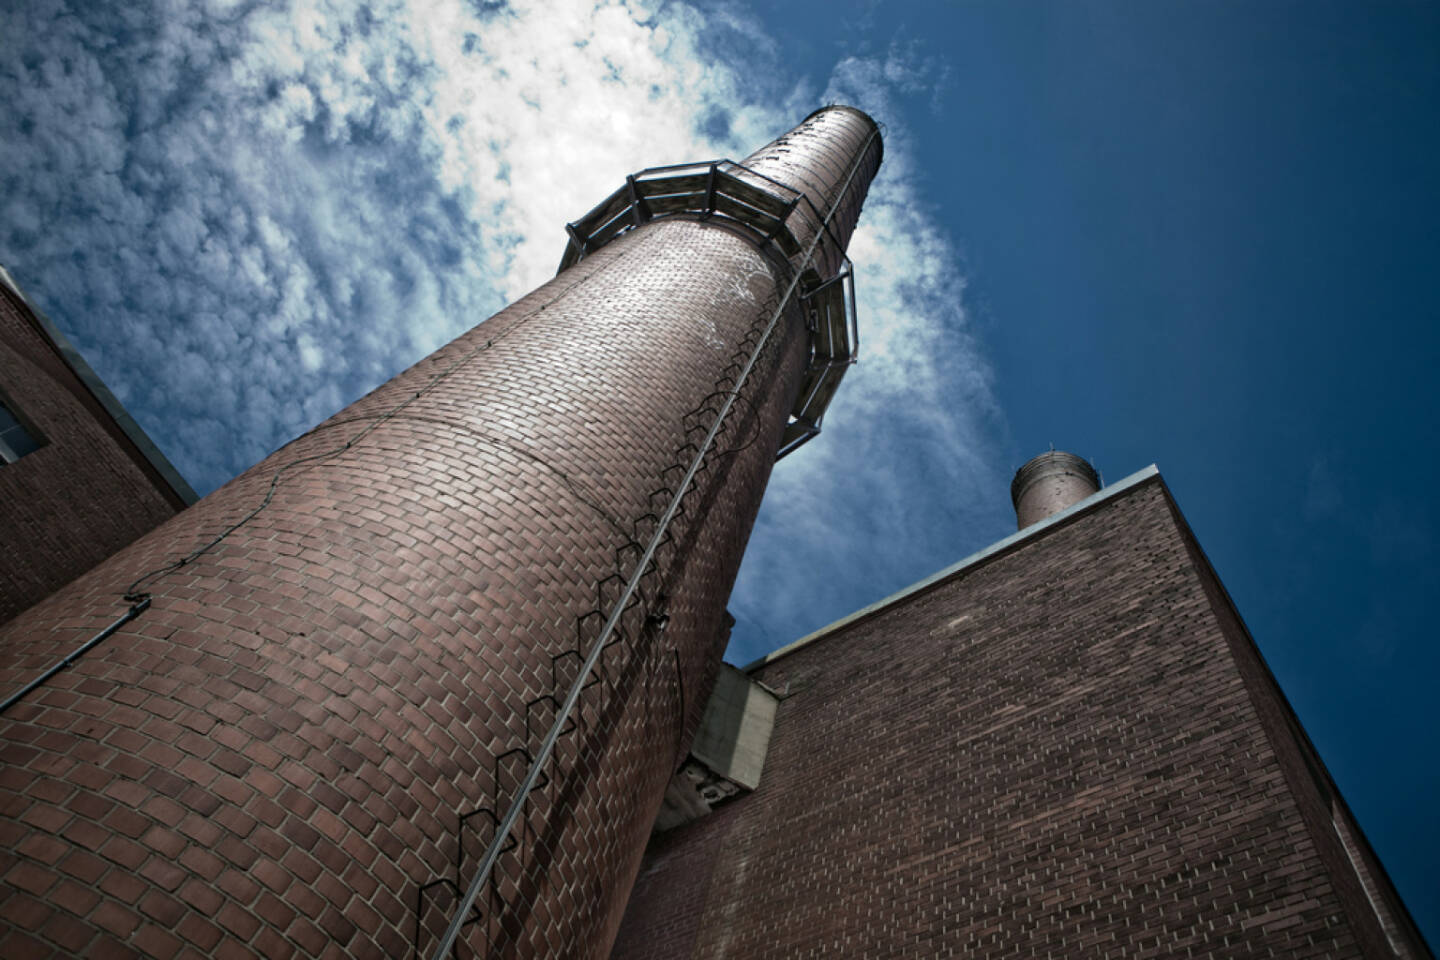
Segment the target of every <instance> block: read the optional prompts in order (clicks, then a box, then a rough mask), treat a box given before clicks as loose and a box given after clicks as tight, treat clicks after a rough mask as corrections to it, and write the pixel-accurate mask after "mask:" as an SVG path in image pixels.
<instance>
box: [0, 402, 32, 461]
mask: <svg viewBox="0 0 1440 960" xmlns="http://www.w3.org/2000/svg"><path fill="white" fill-rule="evenodd" d="M38 449H40V441H39V440H38V439H37V438H36V436H35V434H33V433H32V432H31V431H30V430H28V429H26V427H25V424H23V423H21V422H20V421H19V420H18V419H16V417H15V414H13V413H11V412H10V408H9V407H7V406H5V402H4V401H3V400H0V466H3V465H4V464H7V463H14V462H15V461H16V460H19V459H20V458H21V457H23V456H25V454H27V453H34V452H35V451H36V450H38Z"/></svg>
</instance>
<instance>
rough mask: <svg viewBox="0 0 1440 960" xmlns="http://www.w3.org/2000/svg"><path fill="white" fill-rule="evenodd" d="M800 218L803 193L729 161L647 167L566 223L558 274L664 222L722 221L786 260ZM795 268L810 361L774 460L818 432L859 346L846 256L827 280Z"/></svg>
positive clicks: (794, 247) (794, 249)
mask: <svg viewBox="0 0 1440 960" xmlns="http://www.w3.org/2000/svg"><path fill="white" fill-rule="evenodd" d="M742 177H743V178H742ZM758 184H763V185H764V186H763V187H762V186H759V185H758ZM802 203H803V206H802ZM806 208H808V210H806ZM807 213H813V214H814V218H815V219H814V222H815V223H817V224H818V223H820V222H821V220H822V218H821V217H820V216H819V212H818V211H816V210H815V208H814V205H813V204H812V203H811V202H810V200H809V198H808V197H806V196H805V195H804V194H803V193H801V192H800V191H798V190H794V189H792V188H790V187H787V186H785V185H784V184H782V183H779V182H777V181H775V180H772V179H771V178H769V177H767V176H765V175H764V174H762V173H758V172H756V171H754V170H751V169H750V168H748V167H745V166H742V165H741V164H738V163H735V162H733V161H731V160H712V161H709V162H707V163H687V164H679V165H675V166H668V167H649V168H647V169H645V170H641V171H640V172H639V173H633V174H631V175H630V176H628V177H626V178H625V185H624V186H623V187H621V188H620V189H618V190H616V191H615V192H614V193H612V194H611V195H610V196H608V197H606V198H605V200H603V201H602V202H601V203H600V204H598V205H597V206H596V207H594V209H592V210H591V211H590V212H589V213H587V214H585V215H584V216H583V217H581V218H580V219H578V220H576V221H574V222H572V223H567V224H566V225H565V232H566V233H567V234H569V236H570V242H569V244H568V245H567V246H566V248H565V255H564V256H563V257H561V259H560V271H564V270H565V269H567V268H568V267H571V266H574V265H575V264H576V263H579V262H580V261H581V260H583V259H584V258H585V257H586V256H587V255H588V254H590V253H593V252H595V251H596V250H598V249H600V248H601V247H603V246H605V244H607V243H609V242H610V241H611V240H614V239H615V238H616V237H618V236H620V235H621V234H623V233H626V232H627V231H630V230H633V229H635V228H636V227H639V226H641V225H643V224H646V223H649V222H650V221H652V220H660V219H664V218H667V217H685V218H687V219H695V218H697V217H698V218H701V219H706V220H720V221H724V222H725V223H727V224H728V225H730V226H732V227H735V228H738V229H739V230H740V231H741V232H743V233H745V234H746V235H748V236H750V238H751V239H752V240H753V241H754V242H755V243H756V245H757V246H760V247H762V248H763V247H764V246H766V245H768V244H774V246H775V247H776V249H777V250H778V251H779V252H780V254H781V255H782V256H783V257H785V258H786V259H787V260H788V259H791V258H793V257H795V256H797V255H798V254H799V253H800V252H801V249H800V244H799V242H798V241H797V240H796V239H795V234H794V232H793V231H792V230H791V228H790V222H791V217H792V216H805V215H806V214H807ZM800 269H801V271H802V273H801V277H800V308H801V310H802V311H803V313H804V316H805V324H806V326H807V327H808V328H809V330H810V362H809V365H808V366H807V367H806V370H805V376H804V379H803V381H802V382H801V387H800V393H799V395H798V396H797V398H796V401H795V406H794V408H793V409H792V410H791V411H790V419H789V422H788V423H787V424H786V427H785V432H784V434H783V435H782V437H781V441H780V449H779V450H778V451H777V452H776V455H775V458H776V459H777V460H778V459H780V458H781V457H784V456H786V455H787V454H789V453H791V452H793V451H794V450H796V449H797V448H798V447H800V446H802V445H803V444H804V443H805V442H806V441H808V440H809V439H810V438H811V437H814V436H815V435H816V434H818V433H819V432H820V422H821V419H822V418H823V417H824V415H825V410H826V408H827V407H828V406H829V405H830V399H831V398H832V397H833V396H834V395H835V391H836V389H837V388H838V387H839V386H840V380H841V378H842V377H844V375H845V370H846V368H847V367H849V366H850V365H851V364H853V363H854V362H855V360H856V357H857V355H858V350H859V345H860V335H859V327H858V325H857V322H856V316H855V284H854V271H853V270H852V268H851V265H850V260H849V258H848V257H847V258H846V259H845V261H844V264H843V265H842V266H841V268H840V270H839V271H838V272H837V273H836V274H835V276H833V277H830V278H829V279H822V278H821V277H820V276H819V275H818V274H817V273H816V272H815V270H814V268H813V266H812V265H810V264H801V265H800ZM557 272H559V271H557Z"/></svg>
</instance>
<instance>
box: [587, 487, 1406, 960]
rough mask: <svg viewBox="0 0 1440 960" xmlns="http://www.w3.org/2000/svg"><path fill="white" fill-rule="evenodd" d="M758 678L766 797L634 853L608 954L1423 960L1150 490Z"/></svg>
mask: <svg viewBox="0 0 1440 960" xmlns="http://www.w3.org/2000/svg"><path fill="white" fill-rule="evenodd" d="M755 675H756V676H757V677H758V678H759V679H760V680H762V681H763V682H765V683H766V684H768V685H770V686H772V687H774V688H776V689H778V690H781V691H785V694H786V696H785V699H784V700H783V701H782V702H781V705H780V709H779V714H778V716H777V718H776V723H775V731H774V735H773V739H772V740H771V744H770V752H769V756H768V758H767V760H766V765H765V771H764V774H763V778H762V781H761V784H760V786H759V788H758V789H757V790H756V791H755V792H754V793H753V794H751V795H749V796H746V797H743V798H740V799H737V800H735V801H732V802H731V803H729V804H728V805H726V806H723V807H721V808H719V809H718V810H717V811H716V812H715V813H713V814H712V815H711V816H709V817H707V818H704V819H702V820H700V821H697V822H696V823H694V824H692V825H689V826H686V827H683V828H680V829H678V830H675V831H672V832H670V833H668V834H665V835H663V836H662V837H660V838H659V839H657V840H656V841H655V842H654V843H653V844H652V846H651V849H650V850H649V851H648V852H647V855H646V858H645V862H644V866H643V867H642V871H641V876H640V879H639V880H638V882H637V884H636V887H635V891H634V894H633V896H632V900H631V903H630V905H629V908H628V911H627V914H626V918H625V921H624V924H623V925H622V929H621V933H620V936H619V939H618V940H617V943H616V947H615V950H614V953H613V954H612V956H613V957H615V958H616V960H619V958H624V960H652V958H665V960H672V958H680V957H685V958H702V957H747V958H750V957H756V958H763V957H777V958H778V957H786V958H793V957H824V956H846V957H862V956H863V957H877V958H884V957H948V956H957V957H958V956H965V957H1046V956H1055V957H1059V956H1065V957H1079V956H1085V957H1090V956H1096V957H1176V956H1194V957H1236V958H1240V957H1245V958H1249V957H1257V956H1275V957H1361V956H1364V957H1376V958H1378V957H1389V956H1394V955H1396V954H1395V953H1392V952H1391V951H1392V950H1398V951H1399V955H1401V956H1414V957H1421V956H1428V954H1427V953H1425V952H1424V948H1423V946H1421V945H1420V944H1419V942H1418V940H1416V939H1413V931H1412V932H1411V934H1408V936H1411V937H1412V939H1410V940H1408V941H1407V939H1406V937H1407V934H1405V933H1404V932H1403V929H1404V927H1403V922H1400V921H1395V922H1393V923H1392V928H1393V930H1394V932H1395V933H1396V934H1397V936H1396V937H1395V939H1394V941H1393V943H1390V942H1387V940H1386V937H1385V936H1384V934H1383V933H1382V932H1381V929H1380V924H1379V922H1378V921H1377V917H1376V911H1375V909H1374V908H1372V907H1371V906H1370V904H1369V902H1368V900H1367V899H1366V897H1365V896H1364V892H1363V891H1361V890H1360V889H1359V885H1358V881H1357V878H1356V875H1355V872H1354V869H1353V867H1351V865H1350V861H1349V859H1348V858H1346V857H1345V854H1344V851H1343V850H1341V849H1340V848H1339V846H1338V844H1337V843H1336V836H1337V835H1336V833H1335V831H1334V829H1333V827H1331V825H1330V823H1329V820H1328V814H1326V813H1323V812H1321V811H1322V809H1324V808H1322V807H1321V805H1320V803H1319V800H1320V795H1319V792H1318V791H1319V789H1320V788H1319V787H1317V785H1316V781H1315V779H1314V777H1312V776H1310V775H1309V774H1304V773H1303V772H1301V770H1300V767H1297V764H1298V763H1299V762H1300V755H1299V753H1298V752H1297V751H1298V746H1297V740H1296V739H1295V737H1294V736H1293V735H1291V734H1290V733H1288V732H1285V731H1284V729H1283V720H1282V721H1281V722H1282V727H1277V726H1276V725H1275V722H1274V721H1276V720H1277V719H1280V718H1282V717H1283V716H1285V715H1287V714H1288V710H1287V708H1285V707H1284V705H1283V701H1282V700H1281V699H1280V695H1279V693H1278V690H1276V689H1275V688H1274V686H1273V681H1272V680H1271V679H1270V678H1269V675H1268V673H1267V672H1266V671H1265V669H1264V667H1263V664H1262V663H1261V662H1260V661H1259V659H1258V656H1257V655H1256V654H1255V652H1254V649H1253V645H1252V644H1251V641H1250V640H1249V638H1248V636H1246V635H1245V634H1244V631H1243V627H1242V626H1240V624H1239V621H1238V618H1236V617H1234V615H1233V612H1232V611H1231V610H1230V608H1229V607H1228V602H1227V601H1226V600H1225V599H1224V597H1223V591H1219V589H1218V581H1215V580H1214V578H1213V575H1212V574H1211V573H1210V571H1209V569H1208V565H1207V564H1205V563H1204V561H1203V558H1201V557H1200V555H1199V554H1198V548H1196V547H1195V546H1194V544H1193V540H1192V538H1190V536H1189V534H1188V530H1187V529H1186V528H1185V527H1184V526H1183V521H1181V520H1180V519H1179V516H1178V513H1172V510H1171V504H1170V501H1169V498H1168V494H1167V493H1166V491H1165V489H1164V486H1163V484H1161V483H1160V482H1159V480H1158V479H1156V480H1152V481H1148V482H1145V483H1143V484H1141V485H1139V486H1137V487H1135V488H1134V489H1132V490H1130V491H1129V492H1126V493H1124V494H1122V495H1120V496H1118V497H1116V498H1114V499H1112V500H1109V501H1107V502H1105V503H1103V504H1101V505H1100V506H1099V507H1097V508H1095V509H1094V510H1092V511H1089V512H1086V513H1084V514H1081V515H1080V516H1079V517H1078V519H1075V520H1073V521H1071V522H1068V523H1064V524H1061V525H1058V526H1056V527H1052V528H1050V529H1048V530H1044V531H1041V532H1040V533H1039V535H1038V536H1036V537H1034V538H1032V539H1028V540H1025V541H1022V543H1021V545H1020V546H1018V547H1016V548H1014V549H1012V550H1011V551H1009V552H1007V553H1003V554H1001V555H999V556H997V557H995V558H992V559H989V560H987V561H984V562H982V563H980V564H978V565H976V566H973V567H970V568H967V569H966V570H965V571H962V572H961V573H960V574H958V575H956V576H954V577H952V578H950V579H948V580H946V581H943V582H942V583H941V584H939V585H937V586H935V587H934V588H931V589H928V590H926V591H924V592H922V593H919V594H916V595H914V596H912V597H910V598H907V599H905V600H903V601H901V602H898V603H895V604H893V605H892V606H890V607H888V608H886V609H884V610H883V611H882V612H880V613H877V614H875V615H873V616H870V617H868V618H866V619H864V620H862V621H859V622H857V623H854V624H852V625H848V626H846V627H844V628H841V629H839V630H838V631H837V632H835V633H833V634H830V635H828V636H826V637H824V638H822V639H820V640H818V641H817V642H813V643H811V644H810V645H808V646H805V647H802V648H799V649H797V650H796V651H795V652H793V653H790V654H789V655H786V656H784V657H782V658H780V659H778V660H775V661H773V662H772V663H770V664H767V665H765V666H763V667H761V668H760V669H759V670H757V671H756V674H755ZM1317 762H1318V761H1317ZM1302 766H1303V765H1302ZM1371 879H1372V881H1374V882H1373V883H1372V886H1373V888H1374V889H1375V890H1377V891H1381V892H1382V894H1383V893H1384V889H1388V888H1384V889H1382V888H1383V884H1382V883H1381V882H1380V880H1381V879H1383V878H1374V877H1372V878H1371ZM1388 895H1389V896H1393V891H1389V894H1388ZM1382 909H1383V910H1388V911H1389V912H1390V914H1391V916H1392V921H1393V920H1395V915H1396V914H1397V913H1403V908H1397V906H1396V904H1395V903H1393V902H1392V903H1390V904H1387V905H1384V906H1383V907H1382Z"/></svg>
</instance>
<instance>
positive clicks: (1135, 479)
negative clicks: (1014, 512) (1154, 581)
mask: <svg viewBox="0 0 1440 960" xmlns="http://www.w3.org/2000/svg"><path fill="white" fill-rule="evenodd" d="M1159 476H1160V468H1159V467H1157V466H1156V465H1155V464H1153V463H1152V464H1150V466H1148V467H1145V468H1144V469H1141V470H1137V471H1135V472H1134V473H1132V474H1130V476H1128V477H1126V478H1125V479H1123V480H1117V481H1116V482H1115V483H1112V484H1110V485H1109V486H1108V487H1104V488H1103V489H1101V490H1098V491H1096V492H1095V493H1092V494H1090V496H1088V497H1086V498H1085V499H1084V500H1080V501H1077V502H1076V503H1073V504H1071V505H1070V506H1068V507H1066V508H1065V509H1064V510H1061V511H1060V512H1059V513H1054V514H1051V515H1050V516H1048V517H1046V518H1045V519H1043V520H1037V521H1035V522H1034V523H1032V524H1030V525H1029V526H1028V527H1026V528H1025V529H1023V530H1017V531H1016V532H1014V533H1012V534H1010V536H1008V537H1006V538H1005V539H1003V540H997V541H995V542H994V543H992V544H990V546H988V547H985V548H984V549H982V550H977V551H976V552H975V553H972V554H970V555H969V556H968V557H966V558H965V559H963V560H961V561H959V562H958V563H953V564H951V565H950V566H948V567H946V568H944V569H943V570H939V571H937V572H935V573H932V574H931V575H930V576H928V577H926V578H925V579H923V580H919V581H916V582H915V583H912V584H911V585H910V586H908V587H906V588H904V589H903V590H900V591H899V592H897V593H892V594H891V595H890V596H888V597H886V598H884V599H883V600H877V601H875V602H874V603H872V604H870V605H869V606H866V607H861V608H860V609H859V610H856V611H855V612H854V613H852V614H850V615H848V616H845V617H841V618H840V619H839V620H836V621H835V622H834V623H831V624H828V625H826V626H823V627H821V628H820V629H819V630H816V631H815V632H814V633H810V634H806V635H805V636H803V637H801V638H800V639H799V640H795V641H793V642H791V643H788V644H786V645H785V646H783V647H780V648H779V649H778V650H773V651H771V652H770V653H767V654H766V655H765V656H763V657H760V658H759V659H757V660H752V661H751V662H750V663H747V664H745V666H743V667H741V668H740V669H741V671H743V672H745V673H749V672H751V671H752V670H758V669H760V668H761V667H763V666H766V665H767V664H771V663H774V662H775V661H776V660H779V659H780V658H781V657H784V656H787V655H789V654H791V653H794V652H795V651H796V650H799V649H800V648H801V647H808V646H809V645H810V644H812V643H815V642H816V641H819V640H823V639H824V638H825V637H827V636H829V635H830V634H832V633H835V632H837V631H839V630H841V629H844V628H845V627H848V626H850V625H851V624H854V623H856V622H858V621H860V620H864V619H867V618H869V617H871V616H873V615H875V614H877V613H880V612H881V611H882V610H884V609H886V608H887V607H889V606H891V605H892V604H895V603H898V602H899V601H901V600H905V599H908V598H909V597H912V596H914V595H915V594H917V593H922V592H924V591H925V590H928V589H930V588H931V587H934V586H937V585H939V584H940V583H941V582H943V581H945V580H948V579H950V578H951V577H953V576H955V575H956V574H959V573H962V572H964V571H966V570H969V569H970V568H972V567H975V566H978V565H979V564H981V563H984V562H985V561H987V560H991V559H993V558H994V557H996V556H997V555H999V554H1002V553H1005V552H1007V551H1009V550H1010V549H1012V548H1013V547H1015V546H1017V545H1019V544H1021V543H1024V542H1025V541H1026V540H1030V539H1032V538H1034V537H1037V536H1040V535H1041V534H1043V533H1045V532H1046V531H1047V530H1050V529H1052V528H1053V527H1057V526H1059V525H1061V524H1064V523H1068V522H1069V521H1071V520H1074V519H1075V518H1076V517H1078V516H1079V515H1081V514H1083V513H1087V512H1089V511H1090V510H1093V509H1094V508H1095V507H1098V506H1100V505H1101V504H1102V503H1105V502H1106V501H1108V500H1112V499H1114V498H1116V497H1118V496H1120V495H1121V494H1124V493H1128V492H1129V491H1130V490H1132V489H1134V488H1135V487H1138V486H1140V485H1141V484H1143V483H1145V482H1147V481H1150V480H1154V479H1156V478H1158V477H1159Z"/></svg>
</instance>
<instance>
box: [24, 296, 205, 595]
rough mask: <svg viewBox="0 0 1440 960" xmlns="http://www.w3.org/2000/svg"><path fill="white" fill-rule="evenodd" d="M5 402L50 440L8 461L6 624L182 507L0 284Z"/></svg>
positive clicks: (29, 316) (26, 308)
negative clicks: (29, 452) (16, 458)
mask: <svg viewBox="0 0 1440 960" xmlns="http://www.w3.org/2000/svg"><path fill="white" fill-rule="evenodd" d="M0 398H3V399H4V401H5V403H6V406H8V407H11V408H12V410H13V411H14V412H15V413H17V414H18V415H19V416H21V417H23V418H24V419H25V420H27V421H29V425H30V426H33V427H34V428H35V430H36V431H37V432H38V433H39V434H40V435H41V436H42V437H43V439H44V441H45V443H44V446H42V447H41V448H40V449H38V450H36V451H34V452H33V453H31V454H29V455H27V456H24V457H21V458H20V459H19V460H17V461H16V462H14V463H11V464H6V465H4V466H0V504H3V505H4V506H3V509H0V550H3V551H4V555H5V557H4V560H3V562H0V623H3V622H5V621H6V620H9V619H10V618H11V617H13V616H15V615H16V614H17V613H19V612H20V611H21V610H24V609H25V608H26V607H28V606H30V605H31V604H32V603H36V602H37V601H39V600H41V599H42V598H44V597H45V596H46V595H47V594H49V593H51V592H52V591H54V590H56V589H58V588H59V587H61V586H62V585H64V584H65V583H68V582H69V581H70V580H73V579H74V578H75V577H78V576H79V575H80V574H82V573H84V572H85V571H86V570H88V569H90V568H91V567H93V566H94V565H95V564H97V563H99V562H100V561H101V560H103V559H105V558H106V557H108V556H109V555H110V554H112V553H114V552H115V551H116V550H119V549H120V548H121V547H123V546H125V545H126V544H128V543H130V542H131V541H132V540H134V539H135V538H136V537H138V536H139V535H140V534H142V533H144V532H145V531H147V530H149V529H151V528H152V527H154V526H155V525H157V524H159V523H160V522H161V521H163V520H165V519H166V518H168V517H170V516H173V515H174V514H175V512H176V511H177V510H179V509H180V507H181V505H182V504H181V502H180V501H179V499H178V498H177V497H176V495H175V493H174V492H173V491H172V490H171V489H170V488H169V486H168V485H167V484H166V483H165V482H164V481H163V480H162V479H160V477H159V476H158V475H156V474H155V471H154V469H153V468H152V467H150V465H149V464H148V463H147V462H146V461H145V459H144V457H143V456H141V454H140V453H139V451H138V450H136V449H135V447H134V445H133V444H132V443H131V442H130V440H129V439H128V438H127V437H126V436H125V435H124V433H123V432H122V431H121V430H120V429H119V428H118V427H117V426H116V425H115V422H114V420H112V419H111V417H110V415H109V414H108V413H106V412H105V410H104V409H103V408H102V407H101V406H100V404H99V403H97V402H96V400H95V398H94V397H93V396H92V395H91V394H90V392H89V391H88V390H86V388H85V387H84V385H83V384H82V383H81V381H80V379H79V378H78V377H77V376H76V375H75V373H74V371H73V370H71V369H70V367H68V366H67V365H66V364H65V362H64V361H63V360H62V359H61V357H60V354H59V353H58V352H57V351H56V350H55V348H54V346H53V345H52V344H51V343H50V341H49V340H48V339H46V337H45V336H44V334H43V333H42V332H41V330H40V328H39V326H38V325H37V323H36V321H35V320H34V319H33V316H32V314H31V313H30V308H29V307H28V306H27V305H26V304H25V302H24V301H23V300H22V299H21V298H20V297H19V296H17V295H16V294H15V292H14V291H13V290H11V289H10V287H9V286H8V285H7V284H5V283H3V282H0Z"/></svg>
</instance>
